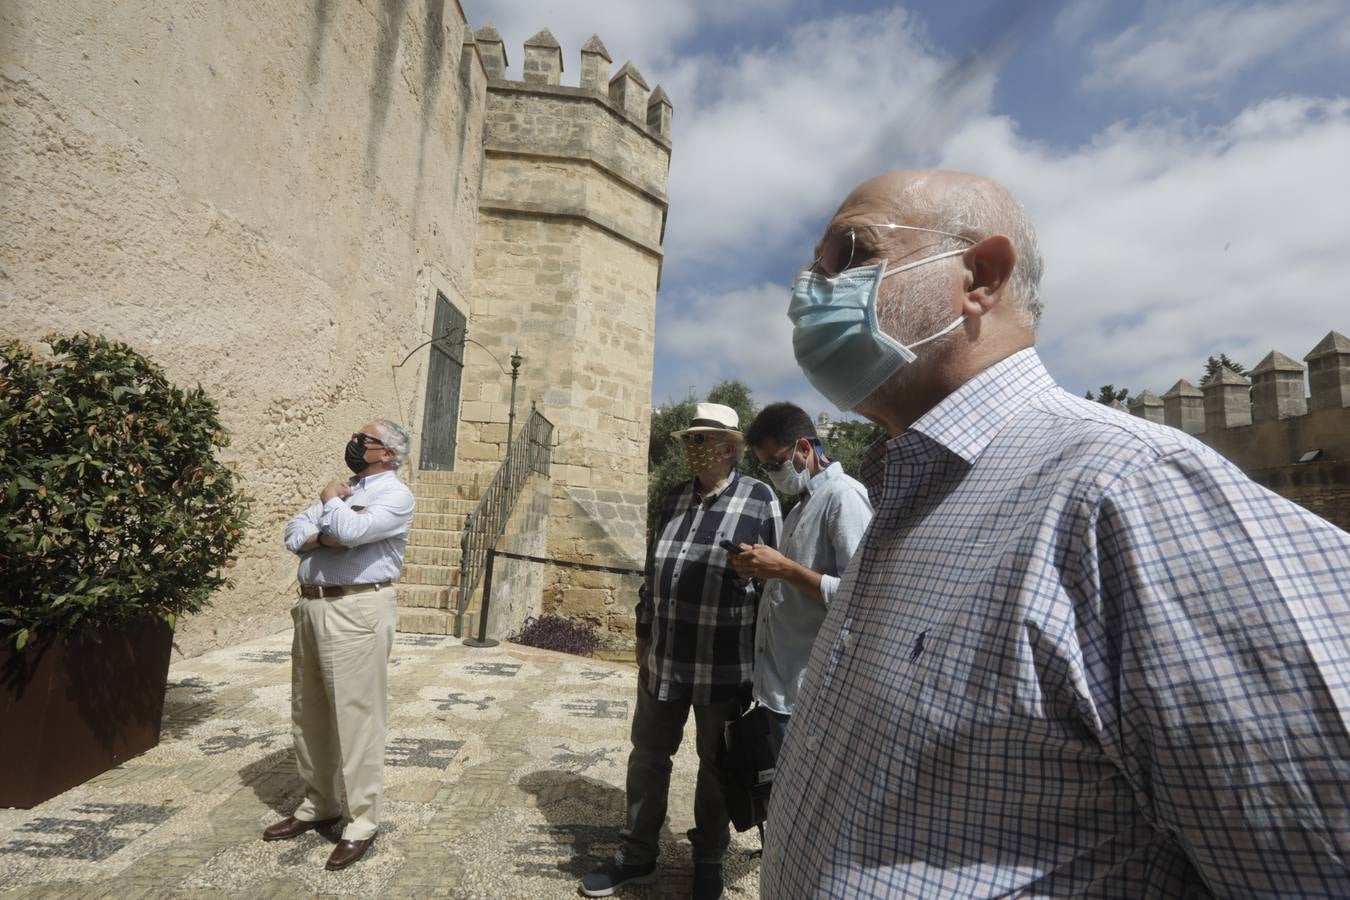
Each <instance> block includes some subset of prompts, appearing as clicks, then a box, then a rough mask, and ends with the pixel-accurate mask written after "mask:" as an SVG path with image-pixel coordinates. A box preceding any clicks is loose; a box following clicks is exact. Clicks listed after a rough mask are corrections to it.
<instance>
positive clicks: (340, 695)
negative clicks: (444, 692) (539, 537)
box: [263, 419, 413, 870]
mask: <svg viewBox="0 0 1350 900" xmlns="http://www.w3.org/2000/svg"><path fill="white" fill-rule="evenodd" d="M408 448H409V440H408V434H407V432H406V431H404V430H403V428H401V427H400V426H399V425H397V424H396V423H394V422H391V421H389V420H387V419H376V420H374V421H372V422H367V423H366V424H365V425H363V426H361V430H360V431H358V432H356V433H355V434H353V435H352V437H351V440H350V441H349V442H348V443H347V446H346V448H345V450H344V454H343V455H344V458H345V462H346V464H347V467H348V468H349V469H351V470H352V472H353V473H354V474H353V476H352V478H351V479H349V480H342V479H338V480H334V481H330V482H329V483H328V485H327V486H326V487H324V488H323V490H321V491H320V492H319V501H318V502H317V503H315V504H313V505H312V506H310V507H309V508H308V509H306V510H304V511H303V512H301V513H299V514H297V515H296V516H295V517H293V518H292V519H291V520H290V521H289V522H288V523H286V531H285V537H284V540H285V544H286V549H287V550H289V551H291V552H292V553H294V554H296V555H297V556H299V557H300V565H299V574H298V577H299V581H300V597H299V599H298V600H297V602H296V604H295V606H294V607H292V608H291V618H292V619H293V620H294V622H295V638H294V641H293V642H292V645H291V734H292V737H293V739H294V741H295V762H296V768H297V769H298V770H299V772H300V777H301V778H302V779H303V780H304V782H305V797H304V800H302V801H301V803H300V805H299V807H297V808H296V810H295V813H294V814H293V815H290V816H287V817H286V818H284V819H282V820H281V821H280V822H277V823H275V824H273V825H271V826H269V827H268V828H267V829H266V830H265V831H264V832H263V840H267V841H282V840H289V839H291V838H294V837H298V836H300V835H302V834H304V833H305V832H307V831H311V830H313V829H315V828H325V827H329V826H332V827H336V826H337V825H339V824H342V825H343V828H342V840H340V841H339V842H338V844H337V846H336V847H334V848H333V852H332V854H331V855H330V856H329V857H328V862H327V863H325V868H327V869H329V870H337V869H345V868H346V867H347V866H350V865H351V864H352V863H355V862H356V861H357V860H359V859H361V858H362V857H363V856H364V855H365V853H366V851H367V850H368V849H370V846H371V844H372V843H373V842H374V840H375V835H376V833H377V832H378V831H379V825H380V813H381V808H382V804H383V798H384V742H385V724H386V719H387V715H388V704H389V691H388V678H389V673H388V664H389V654H390V651H391V650H392V648H393V642H394V626H395V624H396V623H397V620H398V613H397V610H396V609H395V595H394V582H395V581H397V580H398V577H399V572H400V570H401V569H402V568H403V550H404V547H405V546H406V545H407V543H408V534H409V532H410V531H411V529H412V517H413V494H412V491H410V490H409V489H408V487H407V485H405V484H404V483H403V482H402V481H400V480H399V478H398V475H397V474H396V470H397V469H398V468H399V467H400V466H401V465H402V464H403V463H404V462H406V461H407V459H408Z"/></svg>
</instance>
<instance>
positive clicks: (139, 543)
mask: <svg viewBox="0 0 1350 900" xmlns="http://www.w3.org/2000/svg"><path fill="white" fill-rule="evenodd" d="M45 342H46V343H47V344H48V345H49V346H50V347H51V350H52V354H53V355H52V356H51V357H43V358H39V357H38V356H37V355H36V354H35V353H34V352H33V351H32V350H31V349H30V348H29V347H27V346H26V345H24V344H22V343H20V342H18V341H13V340H8V341H4V342H0V584H3V585H4V591H3V595H0V635H3V636H4V637H5V639H7V640H9V641H12V642H13V644H14V646H15V647H16V649H19V650H22V649H23V648H24V647H25V646H26V645H27V644H29V643H32V642H33V641H35V640H37V639H39V638H41V637H51V636H54V635H57V634H79V633H95V634H96V633H97V632H99V631H100V630H102V629H106V628H109V627H118V626H121V625H123V624H130V623H132V622H135V621H138V620H141V619H144V618H146V617H151V616H160V617H162V618H164V619H165V620H166V621H167V622H168V623H169V624H170V625H173V624H175V623H176V620H177V618H178V617H179V616H181V615H184V614H186V613H193V612H197V611H198V610H200V609H202V608H203V607H204V606H205V605H206V604H207V602H208V601H209V599H210V596H211V594H212V592H214V591H215V590H216V589H217V588H218V587H220V586H221V585H222V584H224V583H226V579H225V577H224V575H223V573H222V571H221V570H222V568H223V567H227V566H229V565H231V564H232V563H233V560H234V553H235V551H236V550H237V548H238V547H239V544H240V542H241V541H242V538H243V530H244V527H245V525H246V522H247V516H248V504H247V501H246V499H245V498H244V496H243V495H242V493H241V492H240V491H239V490H238V489H237V488H236V484H235V475H234V473H233V472H232V471H231V470H230V469H229V468H228V467H227V466H225V465H224V464H223V463H221V462H220V461H219V460H217V459H216V455H215V451H216V450H217V449H218V448H222V447H225V446H226V445H227V443H228V437H227V435H226V433H225V430H224V428H223V427H222V426H221V424H220V421H219V419H218V417H217V409H216V404H215V403H214V402H213V401H212V400H211V399H210V398H209V397H207V396H206V394H205V392H204V391H203V390H202V389H201V387H200V386H198V387H196V388H194V389H191V390H186V391H185V390H180V389H179V388H177V387H175V386H174V385H172V384H170V383H169V381H168V380H167V379H166V378H165V375H164V372H163V370H162V369H160V368H159V367H158V366H157V365H155V364H154V363H152V362H150V361H149V360H147V359H145V358H144V357H143V356H141V355H140V354H138V353H137V352H136V351H134V350H132V349H131V348H130V347H128V346H127V345H125V344H122V343H119V342H115V341H109V340H107V339H105V338H103V337H95V336H92V335H87V334H82V335H76V336H73V337H56V336H52V337H48V338H47V339H46V341H45Z"/></svg>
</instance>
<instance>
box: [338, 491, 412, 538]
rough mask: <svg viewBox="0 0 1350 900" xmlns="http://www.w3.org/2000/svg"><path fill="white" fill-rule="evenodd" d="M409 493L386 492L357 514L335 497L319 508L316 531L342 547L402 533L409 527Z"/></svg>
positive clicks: (410, 498) (410, 501)
mask: <svg viewBox="0 0 1350 900" xmlns="http://www.w3.org/2000/svg"><path fill="white" fill-rule="evenodd" d="M412 514H413V496H412V493H411V492H404V491H398V492H392V491H391V492H387V493H383V494H381V495H379V496H378V497H376V498H375V499H374V500H373V501H372V502H371V504H370V505H369V506H367V507H366V508H365V509H362V510H360V511H356V510H352V509H348V508H347V505H346V504H345V503H343V502H342V501H341V500H339V499H337V498H336V497H335V498H333V499H331V500H329V501H328V502H327V503H325V504H324V505H323V518H322V521H321V522H320V525H319V528H320V530H321V531H323V533H324V534H326V535H328V536H329V537H331V538H333V540H335V541H337V542H338V543H339V544H341V545H343V546H344V547H359V546H361V545H362V544H372V543H374V542H375V541H382V540H384V539H385V538H391V537H395V536H397V535H400V534H405V533H407V532H408V530H409V529H410V528H411V527H412Z"/></svg>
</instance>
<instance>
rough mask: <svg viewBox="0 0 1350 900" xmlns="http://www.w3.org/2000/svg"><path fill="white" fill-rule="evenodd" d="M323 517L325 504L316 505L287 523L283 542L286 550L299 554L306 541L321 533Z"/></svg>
mask: <svg viewBox="0 0 1350 900" xmlns="http://www.w3.org/2000/svg"><path fill="white" fill-rule="evenodd" d="M322 517H323V504H322V503H315V504H314V505H313V506H311V507H310V508H309V509H306V510H304V511H302V512H300V513H298V514H297V515H295V516H292V517H291V520H290V521H289V522H287V523H286V530H285V532H283V535H282V542H283V543H284V544H285V545H286V549H287V550H289V551H291V552H292V553H299V552H300V548H301V546H303V545H304V543H305V541H307V540H309V539H310V538H312V537H313V536H314V535H316V534H318V533H319V522H320V521H321V519H322Z"/></svg>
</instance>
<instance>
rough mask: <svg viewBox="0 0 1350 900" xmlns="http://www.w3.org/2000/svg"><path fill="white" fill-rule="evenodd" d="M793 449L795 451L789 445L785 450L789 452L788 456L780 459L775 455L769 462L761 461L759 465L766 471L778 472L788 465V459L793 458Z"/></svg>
mask: <svg viewBox="0 0 1350 900" xmlns="http://www.w3.org/2000/svg"><path fill="white" fill-rule="evenodd" d="M792 451H793V448H791V447H789V448H788V449H787V450H786V451H784V452H786V453H787V456H785V457H783V458H782V459H778V458H777V457H774V458H773V459H771V460H769V461H768V462H762V463H760V464H759V467H760V468H761V469H763V470H764V471H765V472H778V471H781V470H782V468H783V466H786V465H787V464H788V461H789V460H791V459H792Z"/></svg>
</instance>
